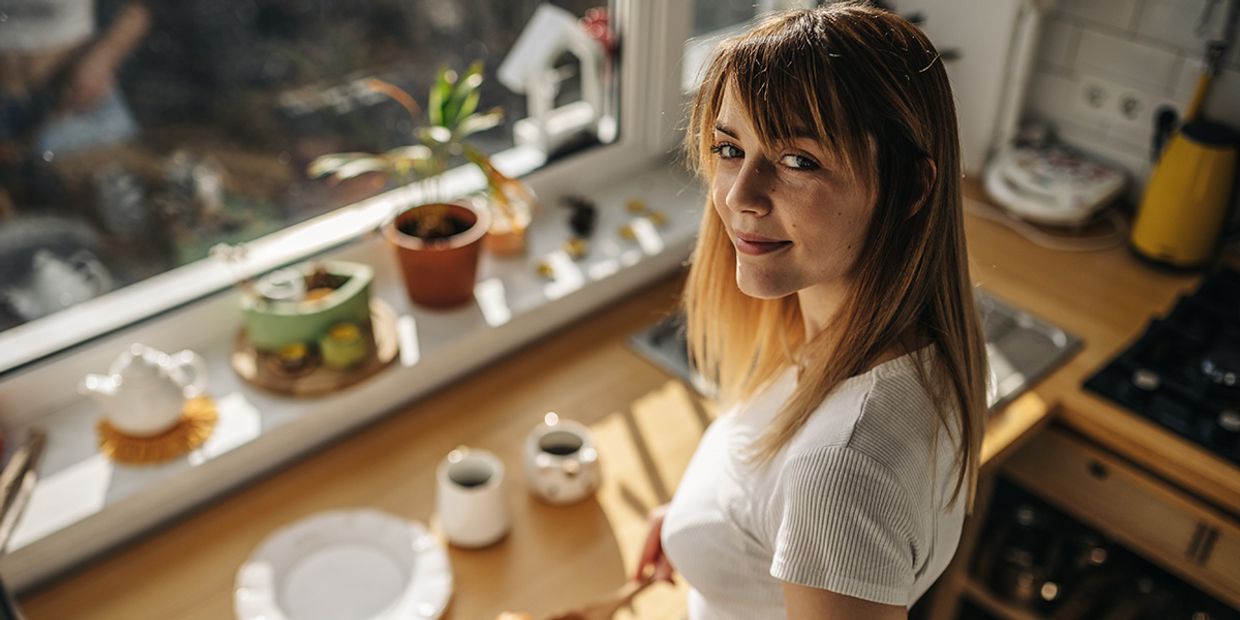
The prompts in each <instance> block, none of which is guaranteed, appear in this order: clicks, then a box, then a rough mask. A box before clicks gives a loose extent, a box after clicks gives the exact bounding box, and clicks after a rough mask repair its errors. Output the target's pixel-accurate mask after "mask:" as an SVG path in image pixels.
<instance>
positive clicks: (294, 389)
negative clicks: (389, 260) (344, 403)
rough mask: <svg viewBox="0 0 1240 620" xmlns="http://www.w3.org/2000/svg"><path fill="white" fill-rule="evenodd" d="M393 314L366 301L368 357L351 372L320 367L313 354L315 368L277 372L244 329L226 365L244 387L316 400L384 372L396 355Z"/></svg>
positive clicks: (378, 302) (273, 359)
mask: <svg viewBox="0 0 1240 620" xmlns="http://www.w3.org/2000/svg"><path fill="white" fill-rule="evenodd" d="M396 318H397V317H396V311H395V310H393V309H392V307H391V306H389V305H387V304H386V303H384V302H383V301H382V300H379V299H374V298H372V299H371V300H370V327H369V328H366V327H363V328H362V337H363V338H366V339H367V340H368V342H369V347H368V348H369V349H370V357H369V358H367V359H366V361H364V362H362V363H361V364H359V365H357V366H354V367H352V368H348V369H344V370H339V369H335V368H327V367H326V366H323V365H322V363H321V361H320V360H319V359H318V356H317V354H316V359H315V364H316V365H315V367H314V368H313V369H311V370H308V371H304V372H301V373H296V374H294V373H289V372H287V371H283V370H279V364H278V362H277V360H276V355H275V354H274V353H265V352H262V351H259V350H257V349H255V348H254V347H253V346H251V345H250V341H249V339H248V338H246V334H245V329H244V328H243V329H242V330H241V331H239V332H237V338H236V339H235V340H234V341H233V351H232V355H230V356H229V364H231V365H232V369H233V371H234V372H236V373H237V375H238V376H240V377H241V378H242V379H243V380H245V382H246V383H249V384H250V385H253V386H255V387H259V388H262V389H264V390H269V391H272V392H278V393H280V394H287V395H290V396H317V395H321V394H327V393H330V392H335V391H337V390H341V389H344V388H346V387H349V386H351V385H353V384H355V383H358V382H360V381H363V380H365V379H367V378H369V377H370V376H371V375H374V374H375V373H377V372H379V371H380V370H383V369H384V368H387V366H388V364H391V363H392V361H393V360H395V359H396V356H397V354H398V353H399V352H400V344H399V342H398V341H397V336H396Z"/></svg>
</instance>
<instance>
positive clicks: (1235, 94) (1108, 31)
mask: <svg viewBox="0 0 1240 620" xmlns="http://www.w3.org/2000/svg"><path fill="white" fill-rule="evenodd" d="M1208 3H1209V0H1059V2H1058V6H1057V7H1056V8H1055V9H1053V10H1052V11H1051V12H1050V13H1049V14H1048V15H1046V17H1045V19H1044V20H1043V23H1042V35H1041V40H1040V46H1039V50H1038V58H1037V62H1036V64H1035V69H1034V73H1033V76H1032V82H1031V84H1030V87H1029V91H1028V96H1027V98H1026V101H1025V117H1026V118H1028V119H1038V120H1044V121H1049V122H1051V123H1053V124H1054V125H1055V126H1056V127H1057V129H1058V130H1059V135H1060V136H1061V137H1062V138H1063V139H1064V140H1066V141H1068V142H1070V143H1072V144H1074V145H1076V146H1078V147H1081V148H1082V149H1085V150H1087V151H1090V152H1091V153H1093V154H1095V155H1097V156H1098V157H1100V158H1102V159H1106V160H1108V161H1110V162H1112V163H1115V164H1118V165H1120V166H1122V167H1123V168H1125V169H1126V170H1127V171H1128V172H1129V174H1130V175H1132V177H1133V179H1134V180H1135V181H1136V184H1135V185H1134V187H1133V190H1132V192H1131V196H1132V197H1133V198H1136V197H1138V196H1139V195H1140V193H1141V190H1142V188H1143V186H1144V182H1145V179H1146V178H1148V175H1149V170H1150V163H1149V155H1150V139H1151V136H1152V134H1153V127H1152V123H1149V125H1150V126H1146V124H1144V123H1132V122H1123V121H1118V122H1108V120H1107V119H1105V118H1101V117H1099V116H1097V115H1094V114H1090V113H1089V112H1088V111H1087V109H1086V107H1085V106H1084V105H1083V104H1081V103H1080V102H1079V101H1078V100H1079V99H1081V98H1082V97H1083V95H1081V93H1082V91H1083V90H1084V89H1083V83H1084V80H1085V79H1087V78H1101V79H1105V80H1107V81H1108V82H1110V83H1113V84H1116V85H1118V86H1121V87H1124V88H1132V89H1135V90H1137V91H1138V92H1140V93H1142V94H1143V95H1145V96H1146V98H1147V99H1148V100H1149V101H1150V103H1151V107H1156V106H1157V105H1159V104H1163V103H1167V104H1171V105H1173V106H1174V107H1176V109H1177V110H1178V111H1180V112H1182V111H1183V108H1184V107H1186V106H1187V105H1188V102H1189V100H1190V99H1191V98H1192V95H1193V92H1194V89H1195V88H1196V85H1197V78H1198V76H1199V75H1200V74H1201V66H1202V62H1201V59H1202V53H1203V51H1204V49H1205V44H1206V41H1207V39H1209V38H1211V37H1212V36H1216V33H1217V30H1218V26H1219V24H1220V23H1221V19H1222V13H1221V11H1222V7H1225V6H1226V3H1225V2H1224V3H1221V4H1220V5H1219V6H1220V8H1219V9H1216V11H1218V13H1217V14H1216V16H1215V17H1214V19H1213V20H1211V24H1210V27H1209V29H1208V30H1207V32H1206V33H1204V35H1199V34H1198V32H1197V27H1198V24H1199V23H1200V20H1201V13H1202V9H1203V8H1204V7H1205V6H1206V5H1207V4H1208ZM1147 114H1148V112H1147ZM1205 115H1206V117H1207V118H1210V119H1212V120H1216V121H1220V122H1223V123H1226V124H1229V125H1232V126H1233V127H1237V128H1240V43H1237V44H1236V45H1234V46H1233V49H1232V50H1231V51H1230V52H1229V53H1228V55H1227V57H1226V60H1225V61H1224V66H1223V70H1222V73H1221V74H1220V75H1219V76H1218V77H1216V78H1215V80H1214V84H1213V86H1212V88H1211V90H1210V96H1209V99H1208V100H1207V103H1206V107H1205ZM1238 195H1240V192H1238Z"/></svg>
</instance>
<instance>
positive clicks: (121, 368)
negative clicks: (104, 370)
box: [110, 342, 168, 384]
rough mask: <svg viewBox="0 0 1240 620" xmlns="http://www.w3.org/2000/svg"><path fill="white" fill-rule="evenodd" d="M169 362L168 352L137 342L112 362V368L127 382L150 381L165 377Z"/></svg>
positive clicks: (112, 370)
mask: <svg viewBox="0 0 1240 620" xmlns="http://www.w3.org/2000/svg"><path fill="white" fill-rule="evenodd" d="M167 363H168V354H167V353H164V352H163V351H160V350H158V349H152V348H150V347H148V346H146V345H144V344H141V343H137V342H135V343H133V344H131V345H129V350H127V351H125V352H124V353H121V354H120V356H119V357H117V358H116V361H114V362H112V368H111V369H110V370H111V372H112V374H114V375H120V377H121V380H122V381H123V382H125V383H133V384H137V383H148V382H152V381H157V380H162V379H164V378H165V377H164V370H163V369H164V366H166V365H167Z"/></svg>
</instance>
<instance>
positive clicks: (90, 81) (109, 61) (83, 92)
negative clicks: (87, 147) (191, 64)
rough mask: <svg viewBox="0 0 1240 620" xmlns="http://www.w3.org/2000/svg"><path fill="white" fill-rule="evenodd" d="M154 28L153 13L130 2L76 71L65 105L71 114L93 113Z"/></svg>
mask: <svg viewBox="0 0 1240 620" xmlns="http://www.w3.org/2000/svg"><path fill="white" fill-rule="evenodd" d="M150 28H151V15H150V11H149V10H148V9H147V8H146V6H145V5H144V4H142V3H141V2H130V3H128V4H127V5H125V7H124V8H123V9H121V11H120V14H119V15H117V17H116V19H115V20H114V21H113V22H112V24H111V25H110V26H109V27H108V29H107V30H106V31H104V33H103V35H102V36H100V37H99V39H98V40H96V41H95V42H94V43H93V44H91V46H90V47H89V48H88V49H87V50H86V53H85V54H84V55H83V56H82V58H81V59H80V60H79V61H78V63H77V65H76V66H75V67H74V69H73V72H72V74H71V77H70V81H69V84H68V85H67V88H66V89H65V93H64V101H63V104H64V106H65V107H66V108H68V109H70V110H78V111H81V110H89V109H91V108H93V107H94V106H96V105H98V104H99V102H100V101H102V100H103V98H104V97H105V96H107V94H108V93H109V92H111V90H112V88H113V82H114V81H115V80H116V72H117V70H118V69H119V68H120V65H121V63H122V62H124V60H125V58H127V57H128V56H129V54H130V53H132V52H133V50H134V48H136V47H138V44H139V43H141V42H142V40H143V39H144V38H145V37H146V33H147V32H148V31H149V30H150Z"/></svg>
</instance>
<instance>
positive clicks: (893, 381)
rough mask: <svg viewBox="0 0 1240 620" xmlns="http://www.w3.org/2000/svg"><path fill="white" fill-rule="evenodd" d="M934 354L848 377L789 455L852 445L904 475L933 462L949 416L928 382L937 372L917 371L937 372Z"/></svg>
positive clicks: (921, 353) (815, 414)
mask: <svg viewBox="0 0 1240 620" xmlns="http://www.w3.org/2000/svg"><path fill="white" fill-rule="evenodd" d="M930 355H931V353H930V352H929V351H928V350H925V348H923V350H920V351H918V352H915V353H909V355H904V356H900V357H898V358H894V360H890V361H888V362H884V363H882V365H878V366H875V367H874V368H870V370H869V371H867V372H866V373H862V374H858V376H856V377H851V378H849V379H847V381H846V382H843V383H842V384H841V386H839V387H838V388H837V389H836V391H835V392H832V394H831V396H830V397H827V399H826V401H823V402H822V404H821V405H818V409H816V410H815V412H813V414H812V415H811V417H810V419H808V420H806V424H805V427H804V428H802V429H801V432H800V433H797V435H796V436H795V438H792V440H791V441H790V443H789V448H787V458H789V459H794V458H796V455H800V454H807V453H820V451H822V450H847V451H853V453H859V454H861V455H863V456H866V458H867V459H872V460H874V461H878V463H879V464H882V465H884V466H887V467H889V469H892V470H893V471H897V472H900V474H905V472H908V474H913V472H916V471H918V470H921V469H923V467H928V466H930V464H931V463H934V461H935V460H936V458H935V453H936V451H937V450H936V449H935V448H936V441H940V440H942V438H941V434H940V430H942V422H941V419H950V417H945V418H940V415H939V412H937V409H936V407H937V405H936V404H935V402H934V399H932V398H931V396H930V393H929V392H928V391H926V387H925V386H924V384H923V376H925V377H931V376H932V372H925V373H921V372H918V365H924V366H925V367H926V370H928V371H932V367H931V366H930V365H931V361H932V360H930Z"/></svg>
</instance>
